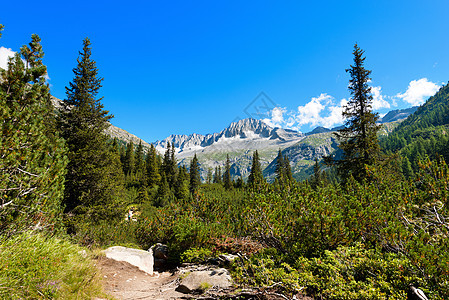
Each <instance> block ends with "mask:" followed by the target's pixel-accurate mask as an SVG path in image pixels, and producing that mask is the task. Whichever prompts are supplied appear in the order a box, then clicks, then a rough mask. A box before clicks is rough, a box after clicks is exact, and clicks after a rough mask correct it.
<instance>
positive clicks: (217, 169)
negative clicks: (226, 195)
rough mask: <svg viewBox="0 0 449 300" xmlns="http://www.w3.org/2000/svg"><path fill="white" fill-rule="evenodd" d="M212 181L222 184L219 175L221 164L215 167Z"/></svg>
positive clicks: (221, 178) (221, 177)
mask: <svg viewBox="0 0 449 300" xmlns="http://www.w3.org/2000/svg"><path fill="white" fill-rule="evenodd" d="M214 183H219V184H223V176H222V175H221V166H218V167H216V168H215V173H214Z"/></svg>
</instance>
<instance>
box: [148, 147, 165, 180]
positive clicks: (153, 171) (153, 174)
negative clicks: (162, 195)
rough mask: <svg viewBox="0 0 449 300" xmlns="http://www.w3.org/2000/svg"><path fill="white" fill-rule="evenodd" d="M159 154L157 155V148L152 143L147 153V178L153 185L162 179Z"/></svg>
mask: <svg viewBox="0 0 449 300" xmlns="http://www.w3.org/2000/svg"><path fill="white" fill-rule="evenodd" d="M159 165H160V162H159V156H158V155H157V152H156V148H154V145H153V144H151V146H150V150H149V151H148V154H147V163H146V167H147V180H148V186H149V187H153V186H156V185H158V184H159V182H160V181H161V174H160V173H159Z"/></svg>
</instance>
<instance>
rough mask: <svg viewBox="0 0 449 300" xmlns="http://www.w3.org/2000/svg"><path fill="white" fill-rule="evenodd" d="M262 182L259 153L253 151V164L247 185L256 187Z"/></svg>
mask: <svg viewBox="0 0 449 300" xmlns="http://www.w3.org/2000/svg"><path fill="white" fill-rule="evenodd" d="M263 181H264V178H263V174H262V169H261V167H260V161H259V153H258V152H257V150H256V151H254V154H253V162H252V165H251V172H250V174H249V177H248V184H249V185H253V186H254V185H258V184H261V183H262V182H263Z"/></svg>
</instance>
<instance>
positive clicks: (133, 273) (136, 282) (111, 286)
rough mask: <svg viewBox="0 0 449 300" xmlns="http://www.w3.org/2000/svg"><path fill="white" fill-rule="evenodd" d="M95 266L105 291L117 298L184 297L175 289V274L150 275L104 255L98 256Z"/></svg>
mask: <svg viewBox="0 0 449 300" xmlns="http://www.w3.org/2000/svg"><path fill="white" fill-rule="evenodd" d="M97 266H98V268H99V270H100V272H101V274H102V276H103V280H104V287H105V291H106V292H107V293H108V294H110V295H112V296H114V297H115V298H117V299H121V300H125V299H126V300H131V299H136V300H137V299H139V300H140V299H161V300H166V299H186V298H185V295H184V294H182V293H179V292H176V291H175V288H176V286H177V285H176V281H177V279H178V275H177V274H172V273H170V272H160V273H159V272H155V273H154V275H153V276H150V275H148V274H147V273H145V272H143V271H141V270H139V269H138V268H137V267H135V266H132V265H130V264H129V263H127V262H119V261H115V260H112V259H109V258H106V257H101V258H99V259H98V260H97Z"/></svg>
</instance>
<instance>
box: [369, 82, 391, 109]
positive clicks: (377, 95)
mask: <svg viewBox="0 0 449 300" xmlns="http://www.w3.org/2000/svg"><path fill="white" fill-rule="evenodd" d="M371 94H372V96H373V102H372V107H373V110H377V109H381V108H390V103H388V101H387V100H385V96H384V95H382V88H381V87H380V86H372V87H371Z"/></svg>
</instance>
